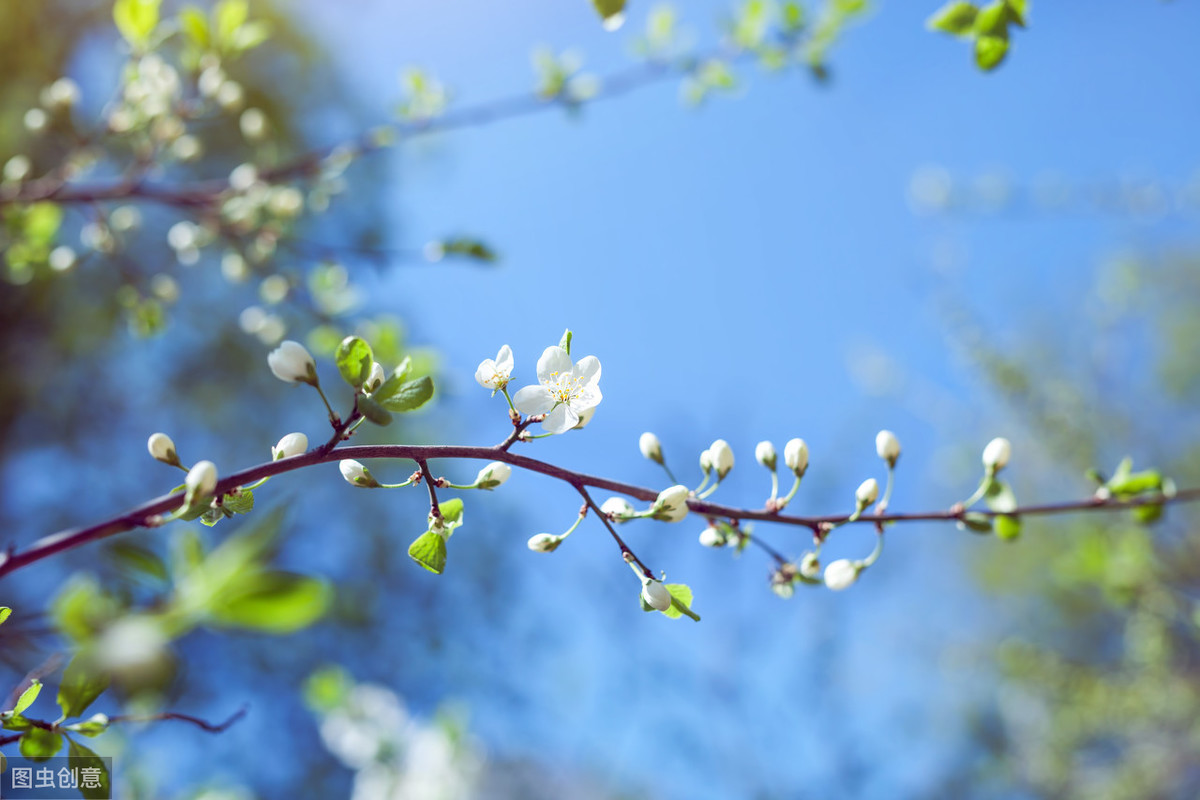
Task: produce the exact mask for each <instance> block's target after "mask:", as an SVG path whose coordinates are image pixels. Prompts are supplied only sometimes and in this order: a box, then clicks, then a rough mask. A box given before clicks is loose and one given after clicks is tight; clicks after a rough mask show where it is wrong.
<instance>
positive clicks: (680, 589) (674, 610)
mask: <svg viewBox="0 0 1200 800" xmlns="http://www.w3.org/2000/svg"><path fill="white" fill-rule="evenodd" d="M666 586H667V592H668V593H670V595H671V607H670V608H668V609H667V610H666V611H664V612H662V613H664V614H666V615H667V616H668V617H670V618H671V619H679V617H681V616H683V615H685V614H686V615H687V616H689V617H691V618H692V619H693V620H695V621H696V622H699V621H700V615H699V614H697V613H696V612H694V611H692V590H691V587H689V586H688V585H687V584H684V583H668V584H667V585H666Z"/></svg>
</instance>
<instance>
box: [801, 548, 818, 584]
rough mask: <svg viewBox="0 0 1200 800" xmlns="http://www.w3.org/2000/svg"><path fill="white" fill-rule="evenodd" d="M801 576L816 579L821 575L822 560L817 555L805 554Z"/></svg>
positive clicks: (802, 560) (802, 559)
mask: <svg viewBox="0 0 1200 800" xmlns="http://www.w3.org/2000/svg"><path fill="white" fill-rule="evenodd" d="M800 574H801V575H803V576H804V577H806V578H815V577H817V576H818V575H820V574H821V559H820V558H818V557H817V554H816V553H805V554H804V557H803V558H801V559H800Z"/></svg>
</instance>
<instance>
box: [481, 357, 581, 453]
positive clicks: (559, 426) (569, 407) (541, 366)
mask: <svg viewBox="0 0 1200 800" xmlns="http://www.w3.org/2000/svg"><path fill="white" fill-rule="evenodd" d="M485 363H486V362H485ZM537 377H538V382H537V383H536V384H534V385H531V386H525V387H523V388H522V389H521V390H519V391H518V392H517V393H516V394H515V395H514V396H513V405H515V406H516V408H517V411H519V412H521V413H522V414H546V415H547V416H546V419H545V420H544V421H543V422H542V427H543V428H544V429H545V430H546V432H547V433H564V432H566V431H569V430H570V429H571V428H573V427H575V426H576V425H577V424H578V423H579V415H580V414H582V413H583V412H585V411H587V410H588V409H590V408H595V407H596V406H597V405H598V404H599V403H600V401H601V399H603V396H602V395H601V394H600V386H599V382H600V360H599V359H597V358H596V357H595V356H585V357H583V358H581V359H580V360H579V361H578V362H576V363H571V357H570V356H569V355H567V351H566V350H564V349H562V348H561V347H558V346H554V347H547V348H546V350H545V352H543V353H542V357H541V358H539V359H538V363H537Z"/></svg>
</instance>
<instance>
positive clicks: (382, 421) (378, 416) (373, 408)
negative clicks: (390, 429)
mask: <svg viewBox="0 0 1200 800" xmlns="http://www.w3.org/2000/svg"><path fill="white" fill-rule="evenodd" d="M358 410H359V411H360V412H362V415H363V416H364V417H366V418H367V419H369V420H370V421H371V422H374V423H375V424H376V425H391V424H392V415H391V414H389V413H388V412H387V410H386V409H384V407H383V406H382V405H380V404H379V403H377V402H376V401H375V399H374V398H373V397H359V398H358Z"/></svg>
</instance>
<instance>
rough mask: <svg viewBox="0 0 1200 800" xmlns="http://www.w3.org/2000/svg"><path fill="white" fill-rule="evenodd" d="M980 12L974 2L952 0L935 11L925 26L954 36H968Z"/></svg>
mask: <svg viewBox="0 0 1200 800" xmlns="http://www.w3.org/2000/svg"><path fill="white" fill-rule="evenodd" d="M978 14H979V9H978V8H977V7H976V6H975V4H974V3H968V2H965V0H951V2H949V3H947V4H946V5H944V6H942V7H941V8H939V9H938V10H937V11H935V12H933V16H931V17H930V18H929V19H927V20H926V21H925V27H926V28H928V29H929V30H931V31H941V32H943V33H949V34H953V35H954V36H968V35H970V33H971V31H972V29H973V28H974V26H975V17H976V15H978Z"/></svg>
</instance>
